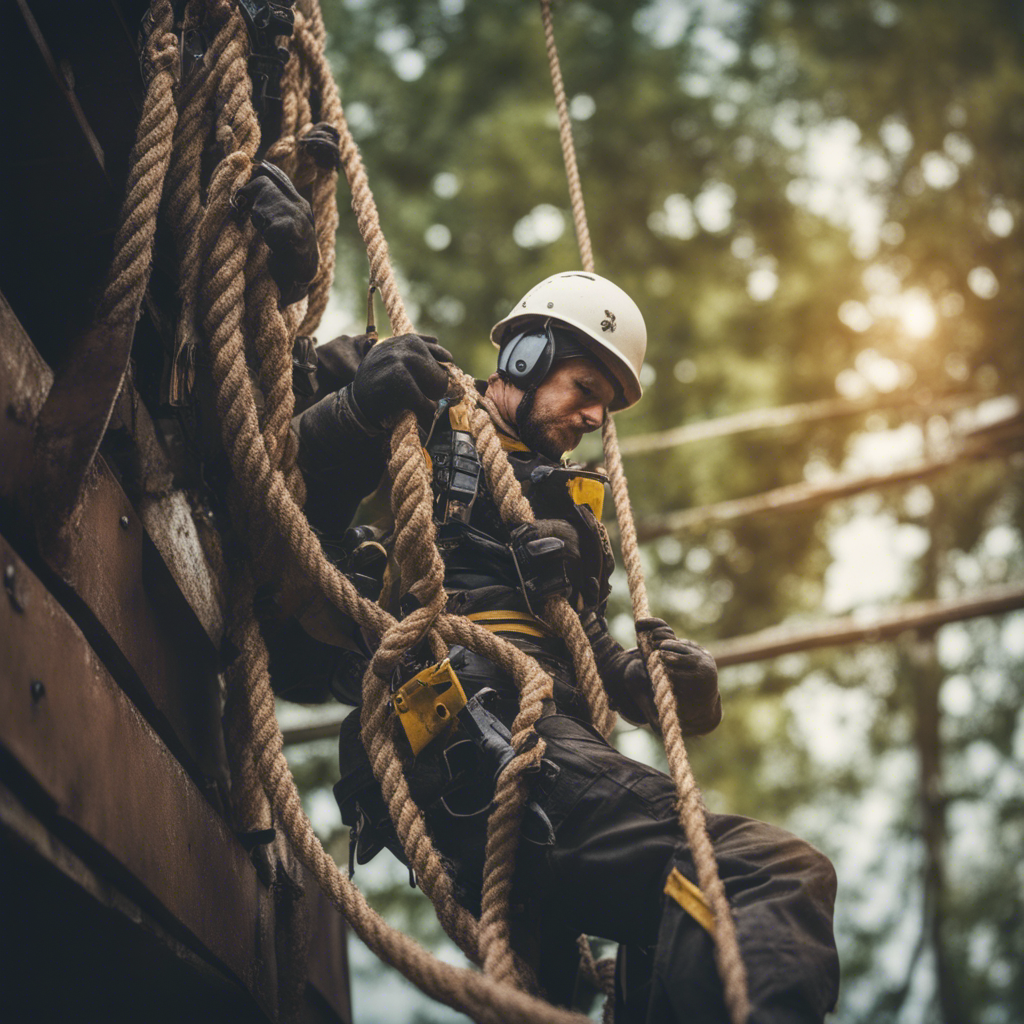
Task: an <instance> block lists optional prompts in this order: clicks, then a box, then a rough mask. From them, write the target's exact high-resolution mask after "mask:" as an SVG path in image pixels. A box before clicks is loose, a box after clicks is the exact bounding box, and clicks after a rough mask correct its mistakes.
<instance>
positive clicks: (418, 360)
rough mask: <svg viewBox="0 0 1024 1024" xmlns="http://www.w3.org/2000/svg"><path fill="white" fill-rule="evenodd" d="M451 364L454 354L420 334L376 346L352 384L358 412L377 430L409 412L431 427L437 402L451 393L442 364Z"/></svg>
mask: <svg viewBox="0 0 1024 1024" xmlns="http://www.w3.org/2000/svg"><path fill="white" fill-rule="evenodd" d="M450 362H452V357H451V353H449V352H448V351H447V350H445V349H443V348H442V347H441V346H440V345H438V343H437V339H436V338H427V337H423V336H421V335H419V334H403V335H401V336H399V337H397V338H392V339H391V341H385V342H380V343H378V344H376V345H374V346H373V348H371V349H370V351H369V352H367V353H366V358H365V359H363V361H362V362H361V363H360V364H359V369H358V370H357V371H356V377H355V380H354V381H352V384H351V388H350V392H351V397H352V399H353V401H354V405H355V407H356V411H357V412H358V414H359V416H360V417H361V418H362V419H363V420H364V421H365V422H366V423H367V424H369V425H370V426H371V427H374V428H376V429H378V430H379V429H382V428H383V427H384V424H385V423H387V422H388V421H390V420H392V419H394V418H395V417H396V416H398V415H399V413H403V412H405V411H406V410H410V409H411V410H412V411H413V412H414V413H415V414H416V416H417V417H418V418H419V420H420V422H421V423H424V424H428V423H429V422H430V420H431V419H432V418H433V416H434V411H435V409H436V408H437V400H438V399H439V398H442V397H443V396H444V393H445V392H446V391H447V390H448V374H447V373H446V372H445V370H444V367H443V366H442V365H441V364H442V363H450Z"/></svg>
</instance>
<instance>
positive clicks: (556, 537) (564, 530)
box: [512, 519, 580, 612]
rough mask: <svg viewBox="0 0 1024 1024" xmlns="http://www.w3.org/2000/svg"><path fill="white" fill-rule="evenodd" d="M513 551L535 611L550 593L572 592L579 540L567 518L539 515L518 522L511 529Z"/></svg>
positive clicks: (528, 597) (565, 594)
mask: <svg viewBox="0 0 1024 1024" xmlns="http://www.w3.org/2000/svg"><path fill="white" fill-rule="evenodd" d="M512 555H513V557H514V558H515V560H516V565H517V566H518V567H519V574H520V576H522V578H523V586H524V588H525V590H526V599H527V601H529V603H530V607H531V608H532V609H533V610H534V611H535V612H539V611H540V610H541V609H542V608H543V607H544V602H545V601H547V600H548V598H550V597H555V596H556V595H558V596H561V597H571V596H572V590H573V587H572V584H571V582H570V581H571V579H572V577H573V576H575V575H577V574H578V565H577V563H578V562H579V560H580V541H579V537H578V536H577V534H576V531H575V530H574V529H573V527H572V526H571V525H570V524H569V523H567V522H566V521H565V520H564V519H538V520H537V521H536V522H533V523H523V525H522V526H517V527H516V528H515V529H514V530H513V531H512Z"/></svg>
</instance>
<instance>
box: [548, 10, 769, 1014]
mask: <svg viewBox="0 0 1024 1024" xmlns="http://www.w3.org/2000/svg"><path fill="white" fill-rule="evenodd" d="M540 9H541V19H542V21H543V24H544V39H545V42H546V44H547V53H548V65H549V67H550V69H551V84H552V87H553V89H554V93H555V106H556V108H557V110H558V134H559V138H560V140H561V143H562V156H563V158H564V160H565V173H566V177H567V179H568V182H569V196H570V199H571V202H572V214H573V221H574V222H575V225H576V239H577V241H578V243H579V249H580V259H581V261H582V263H583V268H584V269H585V270H587V271H589V272H591V273H593V272H594V253H593V249H592V248H591V244H590V231H589V228H588V227H587V214H586V208H585V207H584V205H583V188H582V185H581V183H580V175H579V168H578V167H577V163H576V147H575V145H574V144H573V136H572V124H571V122H570V120H569V107H568V104H567V102H566V98H565V84H564V82H563V80H562V69H561V66H560V63H559V60H558V50H557V48H556V46H555V30H554V23H553V20H552V16H551V0H540ZM601 440H602V442H603V445H604V453H605V463H606V467H607V470H608V478H609V482H610V484H611V490H612V499H613V501H614V503H615V515H616V517H617V519H618V521H619V537H620V544H621V546H622V560H623V562H624V563H625V567H626V578H627V579H628V581H629V594H630V598H631V600H632V604H633V618H634V620H636V619H640V618H647V617H648V616H649V615H650V603H649V601H648V599H647V584H646V583H645V581H644V574H643V567H642V565H641V564H640V547H639V544H638V542H637V536H636V524H635V522H634V521H633V509H632V506H631V504H630V501H629V489H628V487H627V484H626V474H625V472H624V470H623V468H622V455H621V453H620V452H619V443H618V436H617V434H616V431H615V424H614V422H613V420H612V417H611V416H605V420H604V425H603V428H602V431H601ZM638 639H639V641H640V649H641V653H642V654H643V656H644V660H645V662H646V664H647V669H648V673H649V675H650V677H651V684H652V688H653V690H654V700H655V704H656V706H657V709H658V721H659V723H660V725H661V731H662V736H663V737H664V741H665V753H666V755H667V757H668V763H669V767H670V769H671V771H672V777H673V780H674V781H675V783H676V790H677V794H678V796H677V802H676V806H677V811H678V814H679V821H680V824H681V825H682V827H683V832H684V834H685V835H686V839H687V842H688V843H689V844H690V852H691V854H692V856H693V859H694V864H695V866H696V868H697V879H698V881H699V883H700V887H701V889H702V890H703V892H704V895H705V896H706V897H707V899H708V902H709V903H710V905H711V909H712V911H713V913H714V916H715V932H714V937H715V960H716V962H717V964H718V971H719V974H720V975H721V977H722V984H723V987H724V989H725V1002H726V1005H727V1007H728V1010H729V1016H730V1018H731V1020H732V1022H733V1024H743V1022H744V1021H746V1019H747V1018H748V1017H749V1015H750V1000H749V997H748V994H747V975H746V969H745V967H744V965H743V958H742V957H741V955H740V949H739V943H738V941H737V939H736V926H735V922H734V921H733V918H732V911H731V909H730V907H729V901H728V899H727V898H726V894H725V887H724V886H723V885H722V879H721V877H720V876H719V874H718V865H717V863H716V862H715V854H714V849H713V847H712V845H711V840H710V838H709V837H708V831H707V824H706V822H705V819H704V806H703V801H702V800H701V795H700V790H699V789H698V787H697V783H696V780H695V779H694V777H693V770H692V768H691V767H690V761H689V758H688V756H687V753H686V745H685V744H684V743H683V734H682V730H681V728H680V725H679V711H678V707H677V705H676V699H675V695H674V694H673V692H672V684H671V682H670V681H669V678H668V675H667V673H666V671H665V666H664V665H663V664H662V661H661V656H660V655H659V654H658V652H657V651H655V650H653V649H652V648H651V646H650V643H649V640H648V639H647V637H646V635H642V636H641V637H639V638H638Z"/></svg>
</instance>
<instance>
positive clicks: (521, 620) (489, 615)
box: [466, 609, 551, 637]
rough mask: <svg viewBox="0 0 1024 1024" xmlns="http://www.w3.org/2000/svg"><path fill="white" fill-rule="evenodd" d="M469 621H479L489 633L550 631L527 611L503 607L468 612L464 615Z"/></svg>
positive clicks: (540, 634) (541, 633) (541, 634)
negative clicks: (507, 609) (506, 609)
mask: <svg viewBox="0 0 1024 1024" xmlns="http://www.w3.org/2000/svg"><path fill="white" fill-rule="evenodd" d="M466 618H467V619H469V621H470V622H476V623H479V624H480V625H481V626H483V627H484V629H486V630H488V631H489V632H491V633H510V634H512V635H515V636H536V637H546V636H550V635H551V632H550V630H549V629H548V628H547V626H545V625H544V623H543V622H541V621H540V619H537V618H534V616H532V615H530V614H529V612H517V611H511V610H509V611H505V610H503V609H501V610H498V609H495V610H492V611H486V612H470V613H469V615H467V616H466Z"/></svg>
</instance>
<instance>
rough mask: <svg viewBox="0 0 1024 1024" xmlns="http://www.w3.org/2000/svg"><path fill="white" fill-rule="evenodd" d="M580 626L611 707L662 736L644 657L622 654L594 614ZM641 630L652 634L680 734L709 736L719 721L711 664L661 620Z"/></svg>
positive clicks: (632, 652)
mask: <svg viewBox="0 0 1024 1024" xmlns="http://www.w3.org/2000/svg"><path fill="white" fill-rule="evenodd" d="M581 621H582V623H583V629H584V631H585V632H586V634H587V637H588V638H589V640H590V644H591V647H593V650H594V659H595V660H596V662H597V668H598V671H599V672H600V674H601V680H602V682H603V683H604V685H605V689H606V690H607V691H608V698H609V702H610V704H611V706H612V708H613V709H614V710H615V711H618V712H619V714H620V715H622V716H623V717H624V718H626V719H628V720H629V721H630V722H635V723H636V724H638V725H643V724H644V723H646V724H647V725H650V726H651V727H652V728H653V729H654V730H655V732H660V731H661V726H660V724H659V721H658V709H657V706H656V705H655V703H654V690H653V687H652V686H651V678H650V676H649V675H648V674H647V668H646V666H645V665H644V659H643V655H641V653H640V651H639V650H638V649H637V648H636V647H633V648H631V649H630V650H628V651H627V650H624V649H623V648H622V646H621V645H620V644H619V643H618V642H617V641H616V640H615V638H614V637H613V636H612V635H611V634H610V633H609V632H608V623H607V622H605V620H604V619H603V618H602V617H601V616H600V615H598V614H597V613H596V612H595V611H593V610H590V611H587V612H586V613H585V614H584V615H583V616H582V619H581ZM645 629H647V630H650V631H651V639H652V640H653V642H654V646H655V647H656V648H657V649H658V650H659V651H660V652H661V655H662V659H663V663H664V665H665V671H666V672H667V673H668V677H669V682H670V683H671V684H672V690H673V692H674V693H675V696H676V703H677V705H678V707H679V724H680V726H681V727H682V731H683V735H684V736H694V735H698V734H701V733H706V732H711V730H712V729H714V728H715V726H717V725H718V723H719V722H720V721H721V720H722V701H721V698H720V697H719V695H718V669H717V668H716V667H715V661H714V659H713V658H712V657H711V655H710V654H708V652H707V651H705V650H704V648H703V647H698V646H697V644H694V643H690V642H689V641H687V640H678V639H677V638H676V635H675V633H673V632H672V630H671V629H670V628H669V626H668V625H667V624H666V623H665V622H664V620H662V619H653V618H651V619H641V620H640V622H638V623H637V631H638V632H642V631H643V630H645Z"/></svg>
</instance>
